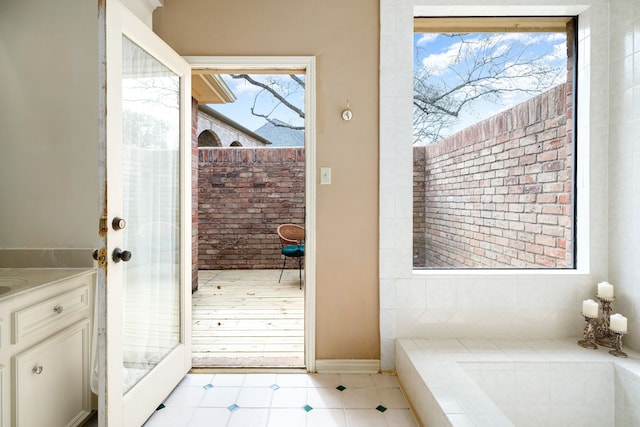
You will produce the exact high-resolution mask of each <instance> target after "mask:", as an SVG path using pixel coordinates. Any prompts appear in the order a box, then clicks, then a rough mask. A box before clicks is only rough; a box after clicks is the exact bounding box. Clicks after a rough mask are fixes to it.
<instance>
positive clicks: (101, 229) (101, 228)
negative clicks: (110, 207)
mask: <svg viewBox="0 0 640 427" xmlns="http://www.w3.org/2000/svg"><path fill="white" fill-rule="evenodd" d="M107 231H109V226H108V225H107V217H106V216H101V217H100V225H99V231H98V234H99V235H100V237H103V236H104V235H105V234H107Z"/></svg>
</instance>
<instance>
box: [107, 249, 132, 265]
mask: <svg viewBox="0 0 640 427" xmlns="http://www.w3.org/2000/svg"><path fill="white" fill-rule="evenodd" d="M111 259H113V262H120V261H122V262H127V261H129V260H130V259H131V252H129V251H123V250H122V249H120V248H115V249H114V250H113V254H111Z"/></svg>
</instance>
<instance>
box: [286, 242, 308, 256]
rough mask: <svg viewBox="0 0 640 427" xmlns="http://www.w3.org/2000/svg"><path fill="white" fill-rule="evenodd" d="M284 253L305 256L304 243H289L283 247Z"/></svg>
mask: <svg viewBox="0 0 640 427" xmlns="http://www.w3.org/2000/svg"><path fill="white" fill-rule="evenodd" d="M282 255H284V256H292V257H301V256H304V245H288V246H285V247H283V248H282Z"/></svg>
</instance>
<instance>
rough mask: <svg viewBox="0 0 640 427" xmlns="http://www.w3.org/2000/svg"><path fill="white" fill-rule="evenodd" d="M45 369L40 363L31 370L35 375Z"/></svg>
mask: <svg viewBox="0 0 640 427" xmlns="http://www.w3.org/2000/svg"><path fill="white" fill-rule="evenodd" d="M43 370H44V368H43V367H42V365H38V366H34V367H33V369H32V370H31V373H32V374H35V375H40V374H41V373H42V371H43Z"/></svg>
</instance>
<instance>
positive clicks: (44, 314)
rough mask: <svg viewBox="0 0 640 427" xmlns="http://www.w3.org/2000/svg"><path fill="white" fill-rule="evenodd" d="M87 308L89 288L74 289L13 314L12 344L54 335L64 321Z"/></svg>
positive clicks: (83, 286) (86, 286) (85, 286)
mask: <svg viewBox="0 0 640 427" xmlns="http://www.w3.org/2000/svg"><path fill="white" fill-rule="evenodd" d="M88 308H89V286H88V285H82V286H80V287H78V288H76V289H73V290H71V291H68V292H65V293H63V294H60V295H57V296H55V297H53V298H49V299H47V300H45V301H42V302H40V303H37V304H34V305H32V306H30V307H28V308H25V309H24V310H20V311H16V312H15V313H13V337H12V338H13V344H18V343H20V342H22V341H23V340H26V339H30V338H33V337H37V336H46V335H51V334H52V333H55V332H56V331H57V330H58V329H59V328H60V327H62V326H64V325H65V323H66V322H65V321H66V320H67V319H70V318H72V317H74V315H76V314H77V313H79V312H82V311H83V310H86V309H88Z"/></svg>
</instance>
